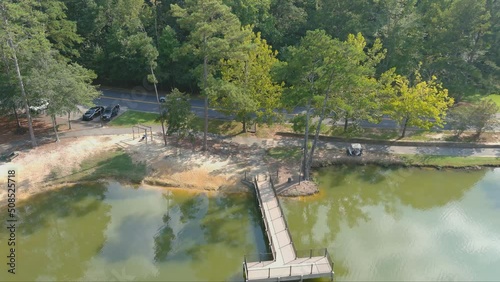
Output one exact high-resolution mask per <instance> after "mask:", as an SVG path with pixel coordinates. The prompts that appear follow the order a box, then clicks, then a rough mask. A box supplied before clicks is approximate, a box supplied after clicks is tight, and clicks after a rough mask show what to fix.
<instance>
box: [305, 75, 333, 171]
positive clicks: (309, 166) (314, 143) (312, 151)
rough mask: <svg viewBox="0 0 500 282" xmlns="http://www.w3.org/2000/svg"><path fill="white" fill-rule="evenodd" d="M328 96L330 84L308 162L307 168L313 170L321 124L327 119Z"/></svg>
mask: <svg viewBox="0 0 500 282" xmlns="http://www.w3.org/2000/svg"><path fill="white" fill-rule="evenodd" d="M328 98H330V85H329V86H328V89H327V90H326V93H325V99H323V106H322V107H321V114H320V116H319V121H318V127H317V128H316V133H315V134H314V140H313V144H312V147H311V152H310V153H309V162H308V163H307V170H308V171H310V170H311V165H312V160H313V156H314V150H315V149H316V144H317V143H318V139H319V133H320V131H321V124H322V123H323V120H324V119H325V112H326V105H327V102H328Z"/></svg>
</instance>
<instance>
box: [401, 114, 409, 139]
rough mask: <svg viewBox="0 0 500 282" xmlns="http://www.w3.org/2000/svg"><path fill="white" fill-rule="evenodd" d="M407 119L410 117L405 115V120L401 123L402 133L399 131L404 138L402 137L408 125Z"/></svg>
mask: <svg viewBox="0 0 500 282" xmlns="http://www.w3.org/2000/svg"><path fill="white" fill-rule="evenodd" d="M409 119H410V118H408V117H406V118H405V122H404V124H403V133H401V138H404V137H405V134H406V127H407V126H408V120H409Z"/></svg>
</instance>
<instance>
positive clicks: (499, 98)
mask: <svg viewBox="0 0 500 282" xmlns="http://www.w3.org/2000/svg"><path fill="white" fill-rule="evenodd" d="M483 99H491V100H493V102H495V103H496V104H497V106H498V107H499V108H500V94H491V95H488V96H486V97H484V98H483Z"/></svg>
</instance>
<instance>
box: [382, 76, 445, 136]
mask: <svg viewBox="0 0 500 282" xmlns="http://www.w3.org/2000/svg"><path fill="white" fill-rule="evenodd" d="M386 75H392V76H393V81H392V85H393V86H392V93H391V94H392V96H391V97H390V98H389V104H388V107H389V109H388V111H387V113H388V114H389V115H390V117H391V118H392V119H394V120H395V121H397V122H398V123H399V124H400V125H401V127H402V133H401V137H404V136H405V133H406V128H407V127H408V126H417V127H419V128H422V129H430V128H431V127H433V126H442V125H443V122H444V120H443V119H444V117H445V115H446V110H447V109H448V108H449V107H451V105H453V98H450V97H448V91H447V90H446V89H443V87H442V86H441V84H439V83H438V82H437V78H436V77H432V79H431V80H429V81H422V79H421V77H420V74H419V73H418V72H417V73H416V74H415V76H416V79H415V81H414V82H413V85H412V84H410V81H409V80H408V79H407V78H406V77H403V76H400V75H395V74H394V72H392V71H390V72H389V73H388V74H386Z"/></svg>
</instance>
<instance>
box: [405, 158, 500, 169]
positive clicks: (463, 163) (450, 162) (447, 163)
mask: <svg viewBox="0 0 500 282" xmlns="http://www.w3.org/2000/svg"><path fill="white" fill-rule="evenodd" d="M399 157H400V158H401V159H402V160H403V161H404V162H405V163H406V164H408V165H413V166H442V167H468V166H500V157H496V158H495V157H461V156H437V155H427V156H426V155H399Z"/></svg>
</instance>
